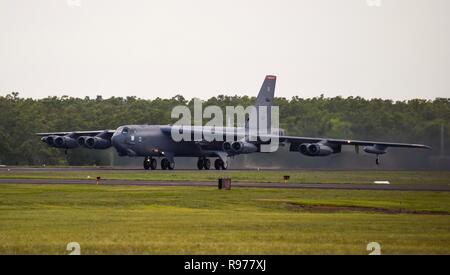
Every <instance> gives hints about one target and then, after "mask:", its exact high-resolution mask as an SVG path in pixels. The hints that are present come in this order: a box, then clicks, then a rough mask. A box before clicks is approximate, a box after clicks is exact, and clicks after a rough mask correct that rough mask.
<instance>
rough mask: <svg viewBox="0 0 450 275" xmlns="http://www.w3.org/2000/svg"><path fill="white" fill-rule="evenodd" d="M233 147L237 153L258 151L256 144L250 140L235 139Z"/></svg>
mask: <svg viewBox="0 0 450 275" xmlns="http://www.w3.org/2000/svg"><path fill="white" fill-rule="evenodd" d="M231 149H232V150H233V152H235V153H239V154H248V153H253V152H256V151H258V147H256V145H255V144H253V143H249V142H242V141H235V142H233V143H232V144H231Z"/></svg>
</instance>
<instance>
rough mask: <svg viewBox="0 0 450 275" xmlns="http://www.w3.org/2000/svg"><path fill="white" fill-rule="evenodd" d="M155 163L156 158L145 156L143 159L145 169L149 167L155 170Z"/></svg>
mask: <svg viewBox="0 0 450 275" xmlns="http://www.w3.org/2000/svg"><path fill="white" fill-rule="evenodd" d="M156 165H157V162H156V159H154V158H151V157H146V158H145V159H144V169H145V170H149V169H152V170H155V169H156Z"/></svg>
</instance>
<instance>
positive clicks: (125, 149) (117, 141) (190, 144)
mask: <svg viewBox="0 0 450 275" xmlns="http://www.w3.org/2000/svg"><path fill="white" fill-rule="evenodd" d="M275 82H276V76H273V75H268V76H266V78H265V80H264V82H263V85H262V87H261V90H260V91H259V94H258V97H257V98H256V103H255V107H256V108H259V107H260V106H267V107H269V109H270V106H272V101H273V97H274V92H275ZM268 120H270V117H269V118H268ZM247 126H248V125H247ZM247 126H246V127H247ZM173 127H176V126H173V125H124V126H120V127H119V128H117V129H116V130H99V131H70V132H54V133H38V134H37V135H39V136H42V138H41V140H42V141H43V142H45V143H46V144H48V145H49V146H52V147H56V148H62V149H65V150H66V152H67V149H73V148H77V147H86V148H89V149H107V148H109V147H111V146H113V147H114V148H115V149H116V151H117V153H118V154H119V156H129V157H144V169H146V170H148V169H152V170H154V169H156V168H157V161H156V159H155V158H161V169H163V170H166V169H169V170H172V169H174V168H175V157H197V158H198V162H197V168H198V169H200V170H201V169H205V170H208V169H210V167H211V160H210V158H215V161H214V167H215V169H217V170H220V169H227V167H228V157H229V156H235V155H239V154H249V153H257V152H261V146H262V145H264V144H267V139H264V141H262V139H260V138H259V137H258V138H257V139H256V140H254V141H251V140H250V139H249V138H248V136H246V135H245V134H244V137H243V138H240V137H239V136H238V135H237V134H236V133H237V132H238V130H239V129H238V128H237V127H222V128H221V129H215V131H218V132H221V133H223V135H224V138H223V139H222V141H218V140H213V141H207V140H205V139H200V140H192V141H185V140H182V141H175V140H174V139H173V138H172V135H171V133H172V129H173ZM178 127H179V126H178ZM242 128H243V127H241V129H242ZM189 129H190V130H188V131H190V133H191V134H192V135H194V134H195V133H196V132H197V133H198V131H200V132H201V131H202V127H200V128H198V127H197V128H196V127H191V128H189ZM277 131H278V132H277V133H278V134H279V135H277V138H278V141H279V142H280V144H283V145H289V150H290V151H294V152H300V153H301V154H303V155H306V156H310V157H316V156H328V155H331V154H337V153H340V152H341V148H342V146H343V145H352V146H355V150H356V152H359V146H363V150H364V151H365V152H366V153H369V154H374V155H376V164H379V155H382V154H385V153H386V152H387V148H388V147H400V148H422V149H430V147H429V146H426V145H422V144H406V143H391V142H378V141H361V140H347V139H333V138H318V137H297V136H287V135H285V134H284V130H282V129H278V130H277ZM272 133H273V132H272ZM229 135H232V136H233V138H232V139H233V141H230V139H228V138H229ZM200 136H201V137H202V135H200ZM227 137H228V138H227ZM266 138H267V136H266Z"/></svg>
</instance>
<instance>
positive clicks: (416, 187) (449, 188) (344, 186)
mask: <svg viewBox="0 0 450 275" xmlns="http://www.w3.org/2000/svg"><path fill="white" fill-rule="evenodd" d="M8 183H14V184H91V185H95V184H96V180H95V179H84V180H77V179H0V184H8ZM100 184H101V185H128V186H190V187H215V188H217V187H218V183H217V182H193V181H144V180H113V179H101V180H100ZM231 186H232V188H235V187H238V188H282V189H286V188H288V189H330V190H385V191H439V192H450V185H448V184H447V185H426V184H399V185H388V184H349V183H338V184H328V183H256V182H255V183H252V182H232V183H231Z"/></svg>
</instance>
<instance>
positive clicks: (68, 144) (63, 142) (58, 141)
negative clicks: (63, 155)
mask: <svg viewBox="0 0 450 275" xmlns="http://www.w3.org/2000/svg"><path fill="white" fill-rule="evenodd" d="M53 146H54V147H57V148H66V149H71V148H76V147H78V142H77V141H76V140H75V139H73V138H71V137H69V136H59V137H56V138H55V139H54V140H53Z"/></svg>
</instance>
